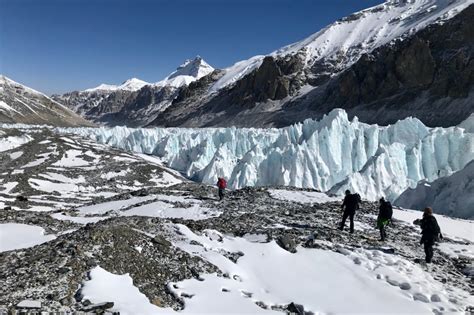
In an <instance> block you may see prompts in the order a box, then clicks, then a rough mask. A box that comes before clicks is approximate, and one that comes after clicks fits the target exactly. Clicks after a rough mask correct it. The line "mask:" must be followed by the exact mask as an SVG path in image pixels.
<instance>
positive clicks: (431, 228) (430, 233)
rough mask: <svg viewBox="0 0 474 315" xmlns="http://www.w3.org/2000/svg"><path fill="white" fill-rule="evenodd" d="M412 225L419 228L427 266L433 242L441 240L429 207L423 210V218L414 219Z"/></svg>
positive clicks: (431, 254)
mask: <svg viewBox="0 0 474 315" xmlns="http://www.w3.org/2000/svg"><path fill="white" fill-rule="evenodd" d="M413 224H416V225H419V226H420V227H421V240H420V244H423V245H424V247H425V261H426V263H427V264H429V263H431V260H432V259H433V245H434V244H435V242H437V241H439V240H440V239H443V235H442V234H441V229H440V228H439V225H438V221H436V218H435V217H434V216H433V209H431V208H430V207H427V208H425V210H424V211H423V218H422V219H416V220H415V221H414V222H413Z"/></svg>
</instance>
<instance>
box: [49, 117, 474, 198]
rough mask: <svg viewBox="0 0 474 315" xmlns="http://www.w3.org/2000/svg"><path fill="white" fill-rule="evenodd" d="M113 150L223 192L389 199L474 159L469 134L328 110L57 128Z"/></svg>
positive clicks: (410, 121) (472, 139) (415, 121)
mask: <svg viewBox="0 0 474 315" xmlns="http://www.w3.org/2000/svg"><path fill="white" fill-rule="evenodd" d="M57 130H58V131H59V132H64V133H75V134H78V135H82V136H86V137H90V138H91V139H93V140H95V141H98V142H100V143H104V144H109V145H111V146H113V147H117V148H121V149H125V150H129V151H133V152H138V153H147V154H153V155H156V156H159V157H160V158H161V159H162V161H164V162H165V163H167V164H168V166H169V167H171V168H173V169H175V170H178V171H180V172H182V173H184V174H186V176H188V177H189V178H191V179H194V180H197V181H201V182H204V183H209V184H214V183H215V181H216V180H217V177H218V176H223V177H225V178H227V179H228V182H229V187H231V188H241V187H244V186H256V185H257V186H263V185H271V186H278V185H286V186H296V187H305V188H313V189H318V190H321V191H330V192H331V193H334V194H337V195H340V194H342V192H343V191H344V190H345V189H351V190H356V191H357V192H359V193H360V194H361V195H362V196H363V197H364V198H367V199H369V200H376V199H377V198H380V197H381V196H385V197H388V198H389V199H391V200H394V199H395V198H396V197H398V196H399V195H400V194H401V193H402V192H403V191H405V190H406V189H407V188H409V187H411V188H414V187H415V186H416V185H417V183H418V182H419V181H420V180H427V181H430V182H431V181H434V180H435V179H437V178H439V177H444V176H448V175H450V174H452V173H453V172H456V171H458V170H461V169H462V168H464V167H465V166H466V164H467V163H469V162H470V161H471V160H473V159H474V134H472V133H468V132H465V130H464V129H462V128H459V127H450V128H429V127H426V126H425V125H423V124H422V123H421V122H420V121H419V120H418V119H416V118H407V119H405V120H402V121H399V122H397V123H396V124H394V125H390V126H387V127H380V126H378V125H368V124H365V123H361V122H359V121H358V120H357V118H355V119H354V120H353V121H349V119H348V117H347V114H346V112H345V111H343V110H341V109H336V110H333V111H331V112H330V113H329V114H328V115H326V116H324V117H323V118H322V119H321V120H320V121H314V120H306V121H304V122H303V123H298V124H295V125H293V126H289V127H285V128H282V129H245V128H244V129H237V128H206V129H184V128H154V129H132V128H126V127H115V128H104V127H101V128H58V129H57Z"/></svg>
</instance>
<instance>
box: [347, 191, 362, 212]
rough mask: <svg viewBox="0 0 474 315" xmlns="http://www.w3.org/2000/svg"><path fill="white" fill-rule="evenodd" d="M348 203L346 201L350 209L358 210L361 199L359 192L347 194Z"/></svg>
mask: <svg viewBox="0 0 474 315" xmlns="http://www.w3.org/2000/svg"><path fill="white" fill-rule="evenodd" d="M346 200H347V203H346V208H347V209H349V210H352V211H354V210H357V209H359V202H360V200H361V198H360V195H359V194H350V195H348V196H347V199H346Z"/></svg>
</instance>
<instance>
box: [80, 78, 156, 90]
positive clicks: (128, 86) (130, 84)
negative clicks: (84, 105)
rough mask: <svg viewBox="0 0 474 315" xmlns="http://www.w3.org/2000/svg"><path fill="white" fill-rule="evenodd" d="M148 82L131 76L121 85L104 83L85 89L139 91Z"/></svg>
mask: <svg viewBox="0 0 474 315" xmlns="http://www.w3.org/2000/svg"><path fill="white" fill-rule="evenodd" d="M148 84H150V83H148V82H145V81H143V80H140V79H137V78H131V79H128V80H126V81H124V82H122V84H120V85H114V84H104V83H102V84H100V85H98V86H96V87H95V88H91V89H87V90H84V92H98V91H102V92H113V91H117V90H126V91H137V90H139V89H141V88H142V87H144V86H145V85H148Z"/></svg>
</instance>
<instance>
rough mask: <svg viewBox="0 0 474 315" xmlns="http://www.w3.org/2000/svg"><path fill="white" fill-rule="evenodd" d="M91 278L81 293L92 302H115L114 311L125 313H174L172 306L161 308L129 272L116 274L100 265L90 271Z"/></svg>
mask: <svg viewBox="0 0 474 315" xmlns="http://www.w3.org/2000/svg"><path fill="white" fill-rule="evenodd" d="M90 277H91V280H89V281H86V282H84V286H83V287H82V290H81V293H82V294H83V295H84V298H85V299H88V300H90V301H91V302H92V303H95V304H98V303H104V302H114V307H113V308H112V309H111V311H113V312H120V314H123V315H135V314H140V315H154V314H169V313H174V310H173V309H171V308H160V307H158V306H156V305H153V304H151V303H150V301H149V300H148V298H147V297H146V296H145V295H144V294H143V293H141V292H140V291H139V290H138V288H137V287H135V286H134V285H133V280H132V278H131V277H130V276H129V275H128V274H124V275H116V274H113V273H110V272H108V271H106V270H105V269H103V268H101V267H100V266H97V267H95V268H94V269H92V270H91V271H90Z"/></svg>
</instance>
